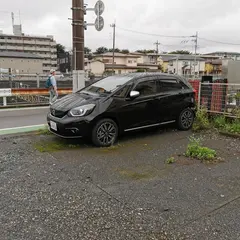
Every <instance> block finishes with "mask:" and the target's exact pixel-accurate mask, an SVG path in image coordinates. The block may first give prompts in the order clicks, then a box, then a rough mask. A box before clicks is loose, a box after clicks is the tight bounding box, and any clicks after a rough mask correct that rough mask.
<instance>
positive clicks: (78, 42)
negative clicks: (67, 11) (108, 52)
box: [69, 0, 105, 92]
mask: <svg viewBox="0 0 240 240" xmlns="http://www.w3.org/2000/svg"><path fill="white" fill-rule="evenodd" d="M104 9H105V6H104V3H103V1H102V0H98V1H97V2H96V4H95V7H94V8H87V4H84V0H72V8H71V10H72V18H71V19H69V20H72V45H73V46H72V47H73V58H72V60H73V64H72V65H73V66H74V70H73V92H75V91H77V90H79V89H82V88H83V87H84V86H85V64H84V63H85V62H84V30H87V26H95V28H96V30H97V31H101V30H102V29H103V27H104V19H103V17H102V16H101V15H102V13H103V12H104ZM87 11H94V12H95V14H96V15H97V18H96V20H95V23H87V22H86V21H84V15H86V13H87Z"/></svg>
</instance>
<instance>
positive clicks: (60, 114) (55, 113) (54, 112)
mask: <svg viewBox="0 0 240 240" xmlns="http://www.w3.org/2000/svg"><path fill="white" fill-rule="evenodd" d="M50 111H51V115H52V116H54V117H57V118H62V117H64V116H65V115H66V114H67V112H64V111H59V110H55V109H51V110H50Z"/></svg>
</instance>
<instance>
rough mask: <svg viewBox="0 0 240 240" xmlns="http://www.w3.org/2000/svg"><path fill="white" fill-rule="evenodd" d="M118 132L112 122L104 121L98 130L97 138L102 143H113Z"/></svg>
mask: <svg viewBox="0 0 240 240" xmlns="http://www.w3.org/2000/svg"><path fill="white" fill-rule="evenodd" d="M116 134H117V130H116V127H115V126H114V124H113V123H111V122H104V123H102V124H101V125H100V126H99V128H98V130H97V138H98V141H99V142H100V143H101V144H102V145H109V144H112V143H113V142H114V140H115V138H116Z"/></svg>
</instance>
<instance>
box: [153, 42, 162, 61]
mask: <svg viewBox="0 0 240 240" xmlns="http://www.w3.org/2000/svg"><path fill="white" fill-rule="evenodd" d="M160 44H161V43H160V42H158V41H157V42H155V43H154V45H156V54H157V56H156V62H155V63H156V64H157V63H158V52H159V51H158V46H159V45H160Z"/></svg>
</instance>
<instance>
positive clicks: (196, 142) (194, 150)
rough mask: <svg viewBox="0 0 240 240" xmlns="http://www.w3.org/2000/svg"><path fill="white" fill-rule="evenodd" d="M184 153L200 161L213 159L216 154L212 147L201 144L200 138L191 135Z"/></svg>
mask: <svg viewBox="0 0 240 240" xmlns="http://www.w3.org/2000/svg"><path fill="white" fill-rule="evenodd" d="M185 155H186V156H187V157H191V158H196V159H199V160H201V161H209V160H214V159H215V158H216V156H217V153H216V151H215V150H213V149H210V148H207V147H203V146H202V145H201V139H200V138H195V137H191V138H190V143H189V144H188V146H187V151H186V154H185Z"/></svg>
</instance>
